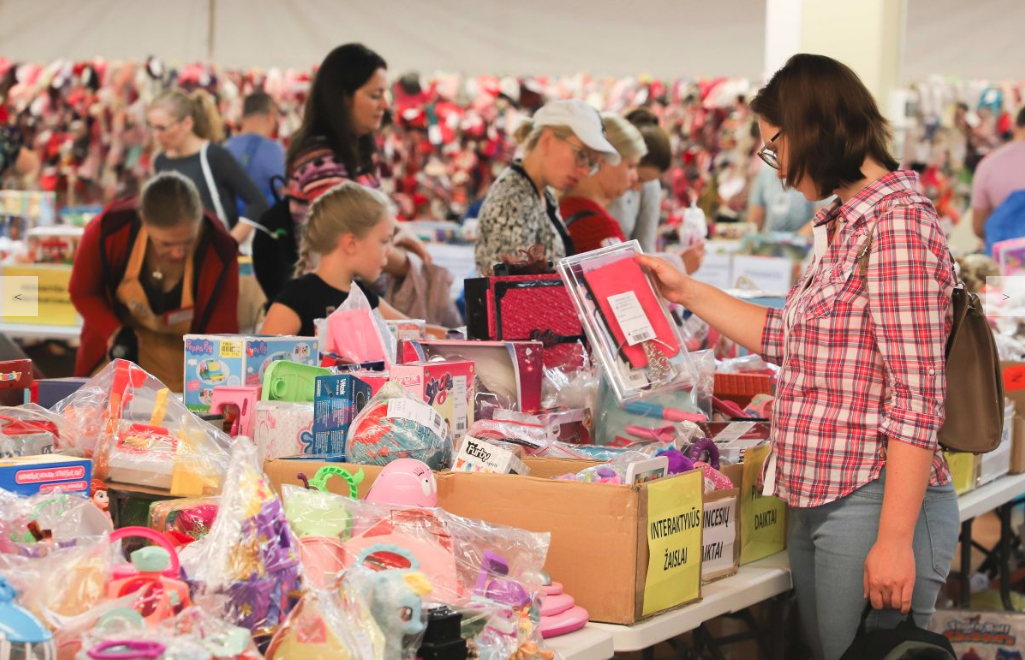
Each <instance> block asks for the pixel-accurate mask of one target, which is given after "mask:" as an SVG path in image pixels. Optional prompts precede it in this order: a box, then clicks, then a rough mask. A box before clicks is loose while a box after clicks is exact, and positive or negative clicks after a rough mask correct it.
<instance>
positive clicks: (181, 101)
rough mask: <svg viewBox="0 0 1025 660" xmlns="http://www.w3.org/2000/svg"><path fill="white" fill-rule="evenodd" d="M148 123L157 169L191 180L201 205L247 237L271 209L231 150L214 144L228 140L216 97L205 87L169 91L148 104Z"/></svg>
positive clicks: (234, 233)
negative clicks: (243, 207) (240, 202)
mask: <svg viewBox="0 0 1025 660" xmlns="http://www.w3.org/2000/svg"><path fill="white" fill-rule="evenodd" d="M146 123H147V124H148V125H149V128H150V130H151V131H153V137H154V139H155V140H156V142H157V145H158V146H159V147H160V153H159V154H157V157H156V158H155V159H154V161H153V165H154V169H155V170H156V171H157V172H168V171H175V172H179V173H181V174H183V175H185V176H186V177H187V178H188V179H190V180H191V181H192V182H193V183H194V184H195V185H196V189H197V190H199V196H200V199H201V200H202V201H203V207H204V208H205V209H206V210H207V211H210V212H211V213H213V214H214V215H215V216H217V218H218V219H219V220H220V221H221V223H222V224H223V225H224V227H225V229H228V230H230V231H231V235H232V236H233V237H234V238H235V240H236V241H237V242H239V243H241V242H243V241H244V240H245V239H246V238H247V237H248V236H249V234H251V233H252V231H253V226H254V225H256V224H257V222H258V220H259V218H260V216H261V215H262V214H263V212H264V211H265V210H267V200H266V199H265V198H264V196H263V194H262V193H261V192H260V189H259V188H258V187H257V186H256V184H255V183H253V181H252V180H251V179H250V178H249V177H248V176H247V175H246V173H245V170H243V169H242V166H241V165H239V164H238V162H237V161H236V160H235V159H234V158H233V157H232V155H231V154H230V153H228V151H227V150H225V149H223V148H222V147H220V146H218V145H217V144H216V143H217V142H219V141H221V140H222V139H224V123H223V122H222V121H221V118H220V115H219V114H218V113H217V106H216V104H215V103H214V99H213V97H212V96H210V94H209V93H207V92H206V91H204V90H201V89H200V90H196V91H194V92H192V93H191V94H186V93H185V92H183V91H182V90H180V89H168V90H165V91H163V92H162V93H161V94H160V95H159V96H157V98H156V99H154V100H153V102H152V103H151V104H150V106H149V109H148V110H147V111H146ZM239 197H241V198H242V199H243V200H244V201H245V203H246V217H240V216H239V213H238V206H237V204H236V199H238V198H239Z"/></svg>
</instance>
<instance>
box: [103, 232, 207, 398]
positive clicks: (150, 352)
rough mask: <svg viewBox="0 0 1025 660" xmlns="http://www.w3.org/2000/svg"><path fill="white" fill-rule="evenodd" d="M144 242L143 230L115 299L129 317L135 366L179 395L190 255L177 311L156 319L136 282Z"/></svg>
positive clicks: (188, 321) (189, 310) (188, 315)
mask: <svg viewBox="0 0 1025 660" xmlns="http://www.w3.org/2000/svg"><path fill="white" fill-rule="evenodd" d="M148 242H149V234H148V233H147V231H146V227H145V226H143V227H142V228H141V229H140V230H139V235H138V237H137V238H136V240H135V246H134V247H133V248H132V254H131V256H130V257H129V258H128V266H127V268H126V270H125V276H124V278H123V279H122V280H121V284H119V285H118V287H117V292H116V296H117V299H118V300H119V301H120V302H121V303H122V304H123V305H124V306H125V307H126V308H128V313H129V314H130V316H131V319H130V321H129V324H130V325H131V326H132V328H134V329H135V336H136V337H137V338H138V344H139V366H140V367H142V368H143V369H145V370H146V371H148V372H150V373H151V374H153V375H154V376H156V377H157V378H158V379H160V381H161V382H162V383H164V385H166V386H167V387H168V388H170V390H171V391H172V392H181V391H182V385H183V381H184V373H183V372H184V370H185V346H184V342H183V337H184V336H185V335H187V334H188V333H189V332H190V331H191V330H192V316H193V300H192V266H193V264H192V256H193V255H192V254H191V253H190V254H189V256H188V258H187V259H186V261H185V274H184V275H183V276H182V278H183V279H182V299H181V307H180V308H179V309H177V310H173V311H170V312H167V313H166V314H163V315H159V316H158V315H156V314H154V313H153V310H152V309H151V308H150V305H149V300H148V299H147V298H146V291H145V290H144V289H143V288H142V283H141V282H140V281H139V274H140V273H141V272H142V266H143V263H144V262H145V258H146V245H147V243H148Z"/></svg>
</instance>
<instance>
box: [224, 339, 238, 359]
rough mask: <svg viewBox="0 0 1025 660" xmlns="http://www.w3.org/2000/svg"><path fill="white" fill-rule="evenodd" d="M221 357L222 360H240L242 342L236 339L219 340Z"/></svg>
mask: <svg viewBox="0 0 1025 660" xmlns="http://www.w3.org/2000/svg"><path fill="white" fill-rule="evenodd" d="M221 357H222V358H241V357H242V341H241V340H238V339H222V340H221Z"/></svg>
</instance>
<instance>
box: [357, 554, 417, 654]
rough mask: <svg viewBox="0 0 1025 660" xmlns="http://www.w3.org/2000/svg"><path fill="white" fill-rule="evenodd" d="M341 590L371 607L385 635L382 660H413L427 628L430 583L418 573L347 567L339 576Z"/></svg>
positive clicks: (371, 611)
mask: <svg viewBox="0 0 1025 660" xmlns="http://www.w3.org/2000/svg"><path fill="white" fill-rule="evenodd" d="M340 587H341V590H342V592H343V593H346V594H347V595H348V596H349V597H352V596H353V595H355V594H357V593H358V594H359V595H360V596H362V598H363V600H364V601H365V602H366V603H367V604H368V605H369V606H370V613H371V614H372V615H373V616H374V620H375V621H376V622H377V625H378V627H379V628H380V629H381V632H382V633H383V634H384V639H385V647H384V660H412V659H413V658H415V657H416V654H417V650H418V649H419V648H420V642H421V641H423V637H424V632H425V631H426V629H427V609H426V608H425V607H424V598H425V597H428V595H429V594H430V592H431V584H430V581H429V580H428V579H427V577H426V576H425V575H424V574H423V573H421V572H420V571H413V570H387V571H371V570H370V569H367V568H362V567H355V568H350V569H349V570H347V571H345V573H343V574H342V578H341V583H340Z"/></svg>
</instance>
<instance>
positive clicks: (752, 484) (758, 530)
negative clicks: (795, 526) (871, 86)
mask: <svg viewBox="0 0 1025 660" xmlns="http://www.w3.org/2000/svg"><path fill="white" fill-rule="evenodd" d="M768 455H769V446H768V445H762V446H760V447H754V448H752V449H748V450H747V451H746V452H745V454H744V462H743V463H741V464H739V465H731V466H729V467H727V468H725V469H723V474H725V475H726V476H727V477H729V478H730V480H731V481H733V483H734V484H737V483H739V484H740V498H739V501H738V502H737V508H738V514H739V520H740V527H739V529H738V530H737V534H738V535H739V536H740V564H741V566H743V565H744V564H750V563H751V562H753V561H758V560H759V559H763V558H765V557H768V556H770V555H774V554H776V553H777V552H782V551H783V550H785V549H786V547H787V504H786V502H784V501H783V500H781V499H779V498H778V497H765V496H763V495H762V490H761V488H760V487H759V483H758V482H759V479H760V476H761V472H762V466H763V465H764V464H765V459H766V458H767V457H768Z"/></svg>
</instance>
